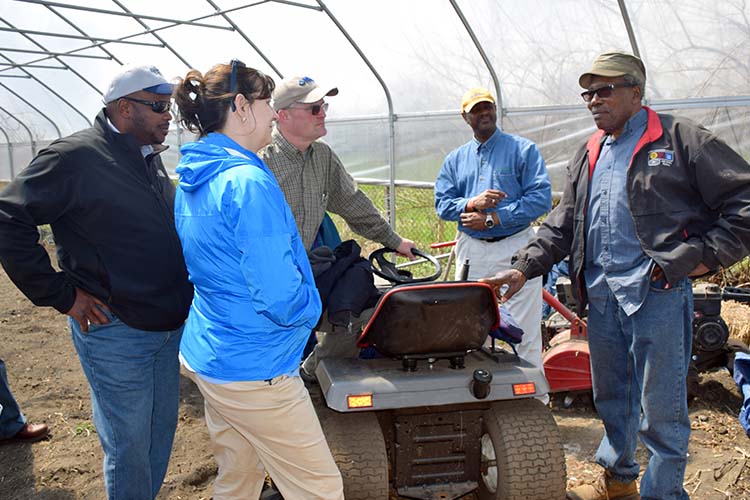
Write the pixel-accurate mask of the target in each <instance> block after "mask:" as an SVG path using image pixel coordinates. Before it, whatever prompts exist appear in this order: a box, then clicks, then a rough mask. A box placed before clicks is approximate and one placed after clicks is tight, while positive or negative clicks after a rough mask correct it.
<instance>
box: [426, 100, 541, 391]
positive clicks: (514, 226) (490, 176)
mask: <svg viewBox="0 0 750 500" xmlns="http://www.w3.org/2000/svg"><path fill="white" fill-rule="evenodd" d="M461 117H462V118H463V119H464V121H465V122H466V124H467V125H469V127H471V129H472V132H473V133H474V137H473V138H472V139H471V140H470V141H469V142H467V143H466V144H464V145H463V146H460V147H459V148H457V149H455V150H454V151H452V152H451V153H449V154H448V156H446V158H445V161H444V163H443V167H442V168H441V170H440V174H439V175H438V178H437V181H436V182H435V209H436V210H437V214H438V216H440V218H441V219H445V220H449V221H456V222H458V240H457V242H456V257H457V259H456V262H458V263H459V264H463V263H464V262H466V261H467V260H468V261H469V275H468V278H469V279H472V280H476V279H479V278H483V277H485V276H490V275H493V274H495V273H497V272H499V271H501V270H504V269H509V268H510V259H511V257H512V256H513V254H514V253H515V252H516V251H517V250H518V249H519V248H521V247H523V246H525V245H526V243H528V242H529V240H530V239H531V238H532V237H533V235H534V231H533V229H532V228H531V223H532V222H534V221H535V220H536V219H538V218H539V217H540V216H542V215H544V214H545V213H546V212H547V211H548V210H549V209H550V208H551V206H552V191H551V187H550V181H549V177H548V176H547V168H546V167H545V164H544V159H543V158H542V155H541V153H540V152H539V149H538V148H537V146H536V144H534V143H533V142H531V141H530V140H528V139H525V138H523V137H519V136H516V135H511V134H506V133H504V132H502V131H501V130H499V129H498V128H497V108H496V106H495V98H494V97H493V96H492V94H491V93H490V91H489V90H487V89H485V88H479V87H477V88H472V89H469V90H468V91H467V92H466V93H465V94H464V96H463V98H462V100H461ZM461 273H462V265H458V266H456V279H459V277H460V275H461ZM508 309H509V310H510V313H511V314H512V315H513V318H514V319H515V320H516V321H517V322H518V324H519V326H520V327H521V329H522V330H523V331H524V336H523V340H522V342H521V344H519V346H518V347H517V350H518V355H519V356H520V357H521V358H523V359H525V360H526V361H528V362H530V363H531V364H533V365H534V366H536V367H538V368H541V367H542V330H541V323H542V279H541V278H538V279H535V280H531V281H530V282H529V283H528V284H526V286H525V287H524V288H523V290H521V292H519V296H518V297H516V298H515V299H514V300H512V301H510V302H509V303H508ZM542 400H543V401H545V402H546V401H547V400H548V398H547V397H546V396H545V397H543V398H542Z"/></svg>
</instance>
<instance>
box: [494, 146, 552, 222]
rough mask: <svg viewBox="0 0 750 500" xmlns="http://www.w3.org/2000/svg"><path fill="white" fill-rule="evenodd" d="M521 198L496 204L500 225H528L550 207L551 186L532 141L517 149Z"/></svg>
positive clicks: (537, 150) (545, 169) (541, 159)
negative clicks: (518, 150)
mask: <svg viewBox="0 0 750 500" xmlns="http://www.w3.org/2000/svg"><path fill="white" fill-rule="evenodd" d="M516 168H517V169H518V170H519V172H518V173H517V177H518V179H519V183H520V185H521V193H522V194H521V197H520V198H519V199H517V200H514V201H513V202H511V203H508V204H503V205H500V207H498V209H497V210H496V211H497V216H498V218H499V219H500V223H501V224H502V225H503V226H509V227H513V226H528V225H530V224H531V223H532V222H534V221H535V220H537V219H538V218H539V217H541V216H542V215H544V214H545V213H547V212H549V209H550V208H552V187H551V185H550V181H549V176H548V175H547V167H546V166H545V164H544V159H543V158H542V155H541V153H540V152H539V149H538V148H537V147H536V145H535V144H533V143H531V144H528V145H527V147H526V148H524V149H523V150H522V151H520V155H519V159H518V162H517V165H516Z"/></svg>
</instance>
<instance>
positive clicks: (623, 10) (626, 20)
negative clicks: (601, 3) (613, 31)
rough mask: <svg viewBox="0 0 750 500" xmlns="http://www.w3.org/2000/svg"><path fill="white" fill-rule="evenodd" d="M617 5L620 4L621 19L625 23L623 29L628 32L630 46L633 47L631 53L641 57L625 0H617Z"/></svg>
mask: <svg viewBox="0 0 750 500" xmlns="http://www.w3.org/2000/svg"><path fill="white" fill-rule="evenodd" d="M617 5H619V6H620V13H621V14H622V21H623V22H624V23H625V29H626V30H627V32H628V38H629V39H630V48H632V49H633V55H635V56H636V57H641V51H640V50H638V42H637V41H636V39H635V31H633V23H631V22H630V15H628V7H627V6H626V5H625V0H617Z"/></svg>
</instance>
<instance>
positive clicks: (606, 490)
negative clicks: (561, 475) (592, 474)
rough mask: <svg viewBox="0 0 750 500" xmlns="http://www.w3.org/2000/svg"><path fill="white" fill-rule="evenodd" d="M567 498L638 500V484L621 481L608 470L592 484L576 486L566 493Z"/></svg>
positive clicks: (582, 499)
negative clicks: (611, 475)
mask: <svg viewBox="0 0 750 500" xmlns="http://www.w3.org/2000/svg"><path fill="white" fill-rule="evenodd" d="M565 498H567V499H568V500H640V499H641V496H640V495H639V494H638V485H636V484H635V481H630V482H629V483H621V482H620V481H618V480H617V479H614V478H612V477H610V475H609V472H607V471H605V472H604V474H602V475H601V477H600V478H599V479H598V480H597V481H596V483H594V484H584V485H582V486H576V487H575V488H573V489H572V490H569V491H568V492H567V493H566V496H565Z"/></svg>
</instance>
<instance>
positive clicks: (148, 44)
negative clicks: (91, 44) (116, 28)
mask: <svg viewBox="0 0 750 500" xmlns="http://www.w3.org/2000/svg"><path fill="white" fill-rule="evenodd" d="M0 31H10V32H12V33H18V34H19V35H37V36H51V37H55V38H70V39H72V40H90V41H99V42H106V43H124V44H129V45H143V46H146V47H162V45H161V44H158V43H153V42H135V41H132V40H117V39H115V38H98V37H91V36H82V35H73V34H70V33H52V32H50V31H35V30H26V29H21V28H13V29H11V28H3V27H0Z"/></svg>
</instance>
